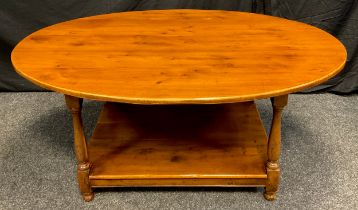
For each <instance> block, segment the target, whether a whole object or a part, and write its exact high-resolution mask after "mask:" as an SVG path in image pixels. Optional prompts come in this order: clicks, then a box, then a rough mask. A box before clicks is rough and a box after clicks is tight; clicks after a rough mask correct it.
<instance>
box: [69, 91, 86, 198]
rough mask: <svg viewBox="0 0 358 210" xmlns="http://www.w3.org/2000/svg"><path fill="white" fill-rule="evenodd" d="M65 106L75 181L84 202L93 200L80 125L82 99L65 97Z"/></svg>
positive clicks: (84, 139)
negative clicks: (69, 122) (71, 133)
mask: <svg viewBox="0 0 358 210" xmlns="http://www.w3.org/2000/svg"><path fill="white" fill-rule="evenodd" d="M65 100H66V105H67V107H68V109H69V110H70V112H71V114H72V122H73V131H74V146H75V148H74V149H75V153H76V158H77V179H78V183H79V187H80V191H81V194H82V197H83V199H84V200H85V201H91V200H92V199H93V192H92V189H91V185H90V182H89V172H90V168H91V164H90V162H89V160H88V153H87V142H86V138H85V135H84V132H83V125H82V117H81V110H82V102H83V99H81V98H76V97H73V96H69V95H65Z"/></svg>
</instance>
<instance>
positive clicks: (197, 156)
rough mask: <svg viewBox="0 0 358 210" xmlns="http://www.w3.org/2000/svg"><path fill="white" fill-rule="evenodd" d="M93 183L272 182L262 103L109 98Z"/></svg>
mask: <svg viewBox="0 0 358 210" xmlns="http://www.w3.org/2000/svg"><path fill="white" fill-rule="evenodd" d="M88 150H89V158H90V162H91V163H92V168H91V171H90V176H89V178H90V183H91V186H92V187H96V186H97V187H99V186H101V187H105V186H197V185H200V186H264V185H265V183H266V179H267V174H266V169H265V163H266V161H267V136H266V133H265V130H264V128H263V125H262V122H261V120H260V117H259V115H258V112H257V109H256V106H255V103H254V102H245V103H235V104H219V105H171V106H169V105H154V106H148V105H129V104H119V103H106V104H105V105H104V108H103V110H102V112H101V114H100V117H99V120H98V123H97V126H96V128H95V131H94V134H93V137H92V139H91V141H90V142H89V147H88Z"/></svg>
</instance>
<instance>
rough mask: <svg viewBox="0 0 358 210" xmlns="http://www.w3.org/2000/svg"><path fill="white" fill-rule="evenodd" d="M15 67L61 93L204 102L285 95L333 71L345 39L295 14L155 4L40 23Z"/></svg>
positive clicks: (17, 53)
mask: <svg viewBox="0 0 358 210" xmlns="http://www.w3.org/2000/svg"><path fill="white" fill-rule="evenodd" d="M11 57H12V62H13V65H14V67H15V69H16V71H17V72H18V73H19V74H20V75H22V76H23V77H25V78H27V79H28V80H30V81H32V82H33V83H35V84H37V85H39V86H41V87H44V88H47V89H50V90H54V91H57V92H61V93H64V94H68V95H72V96H76V97H81V98H87V99H94V100H103V101H114V102H126V103H136V104H183V103H186V104H206V103H229V102H240V101H249V100H254V99H260V98H268V97H274V96H279V95H284V94H289V93H292V92H296V91H299V90H303V89H305V88H308V87H312V86H314V85H317V84H319V83H321V82H324V81H326V80H328V79H329V78H331V77H333V76H334V75H336V74H337V73H338V72H339V71H340V70H341V69H342V68H343V66H344V64H345V61H346V57H347V54H346V50H345V48H344V46H343V45H342V44H341V43H340V42H339V41H338V40H337V39H336V38H334V37H333V36H331V35H330V34H328V33H326V32H324V31H322V30H320V29H318V28H315V27H312V26H309V25H306V24H303V23H299V22H295V21H290V20H286V19H281V18H276V17H271V16H265V15H259V14H252V13H243V12H232V11H215V10H154V11H153V10H152V11H136V12H122V13H113V14H106V15H99V16H92V17H86V18H80V19H75V20H71V21H67V22H63V23H59V24H55V25H53V26H50V27H47V28H44V29H41V30H39V31H37V32H35V33H33V34H31V35H30V36H28V37H26V38H25V39H24V40H22V41H21V42H20V43H19V44H18V45H17V46H16V48H15V49H14V50H13V52H12V55H11Z"/></svg>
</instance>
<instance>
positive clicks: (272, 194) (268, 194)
mask: <svg viewBox="0 0 358 210" xmlns="http://www.w3.org/2000/svg"><path fill="white" fill-rule="evenodd" d="M264 197H265V199H266V200H268V201H273V200H275V199H276V192H267V191H266V190H265V192H264Z"/></svg>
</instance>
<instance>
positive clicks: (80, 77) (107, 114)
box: [11, 10, 347, 201]
mask: <svg viewBox="0 0 358 210" xmlns="http://www.w3.org/2000/svg"><path fill="white" fill-rule="evenodd" d="M11 57H12V62H13V64H14V67H15V69H16V71H17V72H18V73H19V74H21V75H22V76H24V77H25V78H27V79H28V80H30V81H32V82H34V83H35V84H38V85H40V86H42V87H44V88H47V89H50V90H54V91H58V92H61V93H63V94H65V95H66V103H67V106H68V108H69V110H70V111H71V113H72V118H73V127H74V141H75V152H76V158H77V161H78V169H77V174H78V181H79V185H80V191H81V193H82V195H83V198H84V199H85V200H86V201H89V200H91V199H92V198H93V192H92V187H109V186H138V185H139V186H143V185H144V186H265V193H264V196H265V198H266V199H268V200H273V199H274V198H275V196H276V192H277V189H278V184H279V177H280V174H279V173H280V167H279V157H280V144H281V114H282V110H283V108H284V106H285V105H286V104H287V100H288V94H289V93H292V92H296V91H299V90H303V89H305V88H308V87H312V86H314V85H317V84H319V83H321V82H324V81H326V80H328V79H329V78H331V77H333V76H334V75H335V74H337V73H338V72H339V71H340V70H342V68H343V67H344V63H345V60H346V57H347V54H346V50H345V48H344V46H343V45H342V44H341V43H340V42H339V41H338V40H337V39H336V38H334V37H333V36H331V35H329V34H328V33H326V32H324V31H322V30H320V29H318V28H315V27H312V26H309V25H306V24H303V23H299V22H294V21H289V20H285V19H280V18H275V17H269V16H265V15H258V14H250V13H242V12H229V11H200V10H162V11H160V10H158V11H137V12H125V13H114V14H106V15H99V16H93V17H87V18H80V19H76V20H72V21H67V22H64V23H59V24H56V25H53V26H50V27H47V28H44V29H41V30H39V31H37V32H35V33H33V34H31V35H30V36H28V37H26V38H25V39H24V40H22V41H21V42H20V43H19V44H18V45H17V46H16V47H15V49H14V50H13V52H12V54H11ZM81 98H88V99H94V100H103V101H110V102H121V103H107V104H106V105H105V107H104V109H103V112H102V114H101V116H100V118H99V121H98V123H97V126H96V129H95V131H94V135H93V137H92V140H91V141H90V143H89V146H88V151H87V142H86V139H85V136H84V133H83V127H82V126H83V125H82V120H81V108H82V99H81ZM260 98H272V106H273V119H272V125H271V131H270V136H269V138H268V140H267V136H266V133H265V131H264V129H263V127H262V123H261V121H260V119H259V116H258V113H257V110H256V107H255V105H254V103H253V102H252V101H254V100H255V99H260ZM245 101H251V102H245ZM123 102H124V103H132V105H128V104H122V103H123ZM234 102H243V103H234ZM220 103H225V104H220ZM133 104H147V105H148V104H149V105H151V104H165V105H156V106H141V105H133ZM180 104H181V105H180ZM182 104H191V105H190V106H189V105H185V106H184V105H182ZM193 104H207V105H193ZM208 104H215V105H208ZM183 107H184V108H183ZM185 107H187V109H188V110H185V109H186V108H185ZM183 109H184V111H183ZM151 161H153V162H151ZM153 163H154V164H153Z"/></svg>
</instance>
